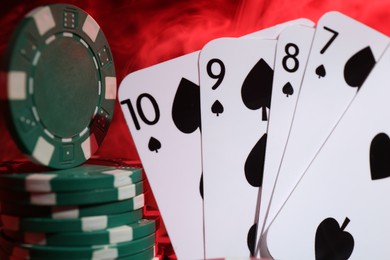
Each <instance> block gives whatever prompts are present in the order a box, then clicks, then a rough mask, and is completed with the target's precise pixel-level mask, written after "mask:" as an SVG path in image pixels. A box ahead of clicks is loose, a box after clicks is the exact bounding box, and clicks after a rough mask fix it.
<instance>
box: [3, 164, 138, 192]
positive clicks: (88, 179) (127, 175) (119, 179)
mask: <svg viewBox="0 0 390 260" xmlns="http://www.w3.org/2000/svg"><path fill="white" fill-rule="evenodd" d="M142 178H143V176H142V170H141V169H140V168H130V167H126V168H117V167H113V166H102V165H93V164H84V165H81V166H78V167H75V168H71V169H64V170H57V171H48V172H42V173H23V174H21V173H14V174H1V175H0V189H7V190H19V191H27V192H52V191H54V192H64V191H80V190H92V189H102V188H116V187H122V186H125V185H129V184H133V183H136V182H139V181H141V180H142Z"/></svg>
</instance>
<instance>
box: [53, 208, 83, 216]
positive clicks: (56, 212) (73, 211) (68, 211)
mask: <svg viewBox="0 0 390 260" xmlns="http://www.w3.org/2000/svg"><path fill="white" fill-rule="evenodd" d="M51 216H52V218H55V219H75V218H79V217H80V210H79V209H78V207H75V206H56V207H53V208H52V210H51Z"/></svg>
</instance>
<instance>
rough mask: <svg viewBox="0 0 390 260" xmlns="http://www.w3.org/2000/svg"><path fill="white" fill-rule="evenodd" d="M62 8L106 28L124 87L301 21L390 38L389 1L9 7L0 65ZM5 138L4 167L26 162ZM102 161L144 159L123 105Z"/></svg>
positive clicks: (0, 34) (147, 0) (201, 0)
mask: <svg viewBox="0 0 390 260" xmlns="http://www.w3.org/2000/svg"><path fill="white" fill-rule="evenodd" d="M59 2H66V3H70V4H74V5H77V6H78V7H80V8H82V9H84V10H85V11H87V12H88V13H90V14H91V15H92V16H93V17H94V18H95V20H96V21H97V22H98V23H99V24H100V26H101V27H102V29H103V31H104V33H105V34H106V37H107V39H108V41H109V43H110V46H111V48H112V52H113V56H114V60H115V67H116V71H117V76H118V86H119V83H120V82H121V80H122V79H123V78H124V76H126V75H127V74H129V73H131V72H133V71H135V70H138V69H142V68H146V67H148V66H151V65H153V64H156V63H159V62H162V61H165V60H168V59H171V58H174V57H177V56H180V55H182V54H186V53H190V52H192V51H195V50H198V49H201V48H202V46H203V45H204V44H206V43H207V42H208V41H210V40H212V39H214V38H217V37H222V36H241V35H244V34H247V33H250V32H253V31H256V30H259V29H262V28H265V27H269V26H272V25H274V24H277V23H281V22H285V21H287V20H291V19H296V18H301V17H306V18H309V19H311V20H313V21H314V22H316V21H317V20H318V18H319V17H320V16H321V15H322V14H324V13H325V12H327V11H330V10H337V11H341V12H343V13H345V14H347V15H349V16H351V17H353V18H355V19H357V20H360V21H361V22H364V23H366V24H368V25H369V26H371V27H373V28H375V29H377V30H379V31H381V32H383V33H385V34H387V35H390V26H389V24H390V1H387V0H371V1H365V0H321V1H319V0H300V1H291V0H288V1H287V0H246V1H245V0H241V1H240V0H213V1H209V0H197V1H193V0H186V1H185V0H175V1H174V0H137V1H135V0H127V1H125V0H116V1H98V0H96V1H92V0H86V1H75V0H72V1H40V0H31V1H11V0H3V1H1V3H0V58H1V57H3V55H4V49H5V47H6V44H7V41H8V39H9V37H10V35H11V33H12V32H13V29H14V28H15V26H16V24H17V23H18V22H19V21H20V20H21V18H22V17H23V16H24V15H25V14H26V13H27V12H29V11H30V10H31V9H33V8H35V7H37V6H39V5H44V4H50V3H59ZM0 87H1V88H4V87H5V86H3V85H2V86H0ZM6 130H7V129H6V127H5V123H4V117H3V114H1V118H0V133H1V135H0V160H1V161H4V160H12V159H16V158H21V157H23V155H22V154H21V153H20V151H19V150H18V149H17V147H16V146H15V144H14V142H13V141H12V139H11V138H10V135H9V133H7V131H6ZM98 154H99V155H103V156H105V157H121V158H128V159H135V160H136V159H139V158H138V154H137V151H136V149H135V147H134V144H133V141H132V139H131V135H130V133H129V131H128V129H127V126H126V123H125V121H124V118H123V114H122V112H121V110H120V107H119V104H117V105H116V110H115V114H114V118H113V122H112V124H111V127H110V130H109V132H108V134H107V136H106V139H105V140H104V142H103V145H102V146H101V147H100V149H99V150H98Z"/></svg>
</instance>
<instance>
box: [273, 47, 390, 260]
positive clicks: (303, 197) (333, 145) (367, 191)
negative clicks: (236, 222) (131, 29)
mask: <svg viewBox="0 0 390 260" xmlns="http://www.w3.org/2000/svg"><path fill="white" fill-rule="evenodd" d="M389 71H390V50H389V49H387V51H386V53H385V54H384V55H383V57H382V58H381V60H380V61H379V62H378V64H377V65H376V66H375V68H374V69H373V72H372V73H371V74H370V75H369V76H368V78H367V80H366V82H365V83H364V84H363V86H362V87H361V89H360V90H359V93H358V94H357V96H356V98H355V99H354V101H353V103H352V104H351V105H350V107H349V108H348V110H347V111H346V112H345V114H344V116H343V117H342V119H341V120H340V122H339V123H338V124H337V126H336V127H335V129H334V131H333V132H332V134H331V135H330V137H329V138H328V140H327V142H326V143H325V144H324V146H323V147H322V148H321V150H320V152H319V153H318V154H317V156H316V157H315V159H314V161H313V162H312V163H311V164H310V167H309V168H308V169H307V171H306V172H305V174H304V176H303V177H302V179H301V180H300V181H299V183H298V185H297V186H296V188H295V189H294V191H293V193H292V194H291V196H290V197H289V199H288V200H287V201H286V203H285V206H284V207H283V208H282V209H281V211H280V213H279V214H278V215H277V217H276V218H275V219H274V221H273V223H271V225H270V227H269V229H268V231H267V233H266V234H267V235H266V236H267V239H266V242H267V245H268V249H269V253H270V254H271V256H272V257H274V258H275V259H316V260H325V259H385V258H387V256H389V255H390V247H389V246H388V243H387V241H389V240H390V233H389V232H388V230H389V229H390V222H389V219H390V210H389V208H388V203H387V199H388V198H389V197H390V189H389V187H390V178H389V176H390V160H389V158H390V138H389V135H390V123H389V120H388V118H389V113H390V112H389V111H390V103H389V101H388V97H389V95H390V88H389V82H390V74H389Z"/></svg>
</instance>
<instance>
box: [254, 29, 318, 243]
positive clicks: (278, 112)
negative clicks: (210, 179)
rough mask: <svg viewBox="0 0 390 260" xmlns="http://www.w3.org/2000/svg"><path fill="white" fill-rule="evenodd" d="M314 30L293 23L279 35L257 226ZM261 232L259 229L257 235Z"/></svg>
mask: <svg viewBox="0 0 390 260" xmlns="http://www.w3.org/2000/svg"><path fill="white" fill-rule="evenodd" d="M314 30H315V29H314V28H313V27H307V26H302V25H295V26H290V27H288V28H286V29H285V30H283V31H282V32H281V34H280V35H279V37H278V43H277V47H276V56H275V69H274V79H273V87H272V95H271V107H272V109H271V111H270V118H269V123H268V130H267V146H266V154H265V162H264V175H263V183H262V190H261V203H260V212H259V221H258V223H259V228H260V229H261V228H262V227H263V224H264V220H265V218H266V213H267V208H268V204H269V200H270V198H271V194H272V190H273V187H274V184H275V180H276V177H277V173H278V170H279V166H280V162H281V160H282V156H283V152H284V148H285V145H286V142H287V138H288V134H289V132H290V126H291V123H292V119H293V115H294V110H295V105H296V101H297V100H298V95H299V90H300V87H301V82H302V78H303V73H304V71H305V68H306V62H307V59H308V57H309V52H310V47H311V43H312V40H313V35H314ZM261 233H262V232H258V236H259V238H260V235H261Z"/></svg>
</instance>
